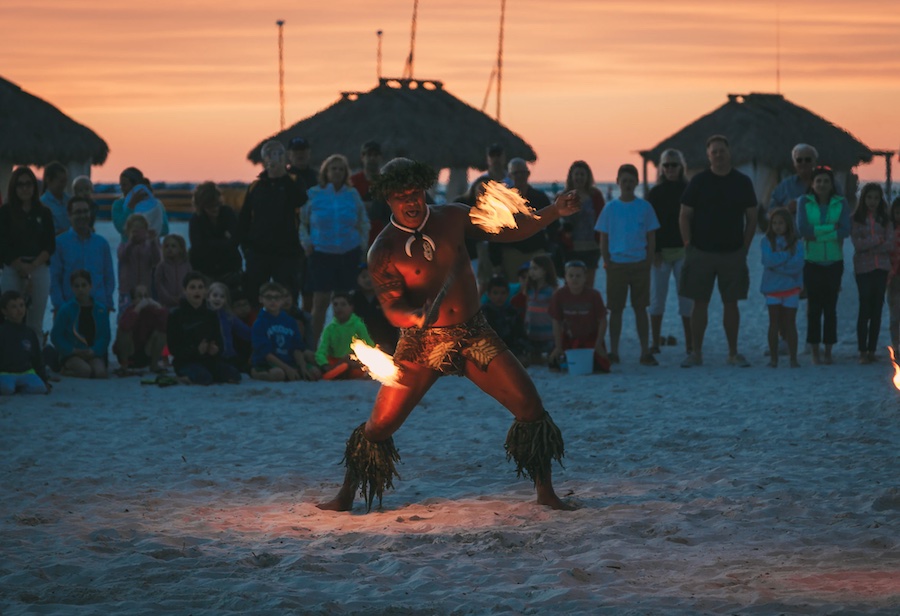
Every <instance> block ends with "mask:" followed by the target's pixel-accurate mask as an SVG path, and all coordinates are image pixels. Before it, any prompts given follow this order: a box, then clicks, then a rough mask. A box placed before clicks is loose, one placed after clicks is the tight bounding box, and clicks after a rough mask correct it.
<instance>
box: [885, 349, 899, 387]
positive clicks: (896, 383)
mask: <svg viewBox="0 0 900 616" xmlns="http://www.w3.org/2000/svg"><path fill="white" fill-rule="evenodd" d="M888 352H889V353H890V354H891V367H892V368H893V369H894V387H896V388H897V389H900V366H898V365H897V358H896V357H894V348H893V347H890V346H889V347H888Z"/></svg>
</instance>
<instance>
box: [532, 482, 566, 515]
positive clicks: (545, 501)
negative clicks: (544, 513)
mask: <svg viewBox="0 0 900 616" xmlns="http://www.w3.org/2000/svg"><path fill="white" fill-rule="evenodd" d="M535 489H536V490H537V503H538V505H544V506H545V507H550V509H556V510H558V511H574V510H575V507H574V506H572V505H570V504H568V503H565V502H563V501H562V500H561V499H560V498H559V497H558V496H557V495H556V492H555V491H554V490H553V486H552V485H542V484H540V483H537V484H535Z"/></svg>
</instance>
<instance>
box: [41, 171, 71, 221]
mask: <svg viewBox="0 0 900 616" xmlns="http://www.w3.org/2000/svg"><path fill="white" fill-rule="evenodd" d="M68 183H69V172H68V171H66V168H65V167H64V166H63V164H62V163H58V162H56V161H54V162H52V163H50V164H49V165H47V166H46V167H44V180H43V184H44V190H43V193H42V194H41V203H43V204H44V207H46V208H47V209H48V210H50V212H51V213H52V214H53V227H54V229H56V235H59V234H60V233H62V232H63V231H68V230H69V226H70V224H69V216H68V210H67V207H66V206H67V205H68V203H69V198H70V197H69V194H68V193H67V192H66V186H67V185H68Z"/></svg>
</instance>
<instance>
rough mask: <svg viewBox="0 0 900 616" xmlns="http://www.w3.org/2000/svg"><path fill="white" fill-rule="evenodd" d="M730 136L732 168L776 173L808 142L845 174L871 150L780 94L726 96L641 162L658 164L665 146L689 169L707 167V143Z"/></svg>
mask: <svg viewBox="0 0 900 616" xmlns="http://www.w3.org/2000/svg"><path fill="white" fill-rule="evenodd" d="M715 134H721V135H725V136H726V137H727V138H728V141H729V144H730V146H731V157H732V163H733V164H734V165H735V166H740V165H744V164H747V163H756V164H759V165H764V166H767V167H770V168H772V169H776V170H784V171H787V170H791V169H792V168H793V161H792V160H791V149H792V148H793V147H794V146H795V145H797V144H798V143H808V144H810V145H812V146H814V147H815V148H816V149H817V150H818V151H819V162H821V163H822V164H825V165H830V166H831V167H833V168H834V169H843V170H849V169H852V168H853V167H855V166H857V165H858V164H860V163H861V162H869V161H871V160H872V154H873V153H872V151H871V150H870V149H869V148H868V147H866V145H865V144H863V143H862V142H860V141H859V140H858V139H856V138H855V137H854V136H853V135H851V134H850V133H849V132H847V131H845V130H844V129H842V128H840V127H838V126H835V125H834V124H832V123H831V122H829V121H828V120H826V119H825V118H823V117H821V116H818V115H816V114H815V113H813V112H812V111H810V110H808V109H805V108H803V107H800V106H799V105H795V104H794V103H792V102H790V101H788V100H787V99H785V98H784V96H782V95H781V94H756V93H754V94H729V95H728V102H727V103H725V104H724V105H722V106H721V107H719V108H718V109H716V110H715V111H713V112H712V113H709V114H707V115H705V116H703V117H702V118H700V119H698V120H696V121H694V122H692V123H691V124H689V125H687V126H686V127H684V128H683V129H681V130H680V131H678V132H677V133H675V134H674V135H672V136H671V137H668V138H666V139H664V140H663V141H661V142H660V143H658V144H657V145H656V146H654V147H653V148H652V149H650V150H642V151H641V152H640V154H641V156H642V157H643V158H644V160H645V161H648V162H652V163H654V164H656V163H658V161H659V157H660V154H662V152H663V150H665V149H667V148H676V149H678V150H681V152H682V153H683V154H684V156H685V158H686V159H687V163H688V167H689V168H691V169H697V168H702V167H705V166H706V164H707V159H706V139H707V138H708V137H710V136H711V135H715Z"/></svg>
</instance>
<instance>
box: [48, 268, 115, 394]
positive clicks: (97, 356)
mask: <svg viewBox="0 0 900 616" xmlns="http://www.w3.org/2000/svg"><path fill="white" fill-rule="evenodd" d="M69 283H70V285H71V288H72V293H73V294H74V297H73V298H72V299H70V300H69V301H68V302H66V303H65V304H63V305H62V307H61V308H60V309H59V311H58V312H57V313H56V319H55V320H54V321H53V330H52V331H51V332H50V339H51V340H52V341H53V346H54V347H55V348H56V350H57V351H58V352H59V357H60V364H61V366H62V369H61V371H60V372H61V374H63V375H64V376H73V377H76V378H80V379H91V378H93V379H105V378H106V377H107V376H108V374H107V368H106V366H107V354H108V349H109V343H110V337H111V334H110V330H109V310H107V308H106V306H102V305H100V304H99V303H97V302H95V301H94V298H93V297H91V289H92V284H91V275H90V273H89V272H88V271H86V270H75V271H74V272H72V275H71V276H70V277H69Z"/></svg>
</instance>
